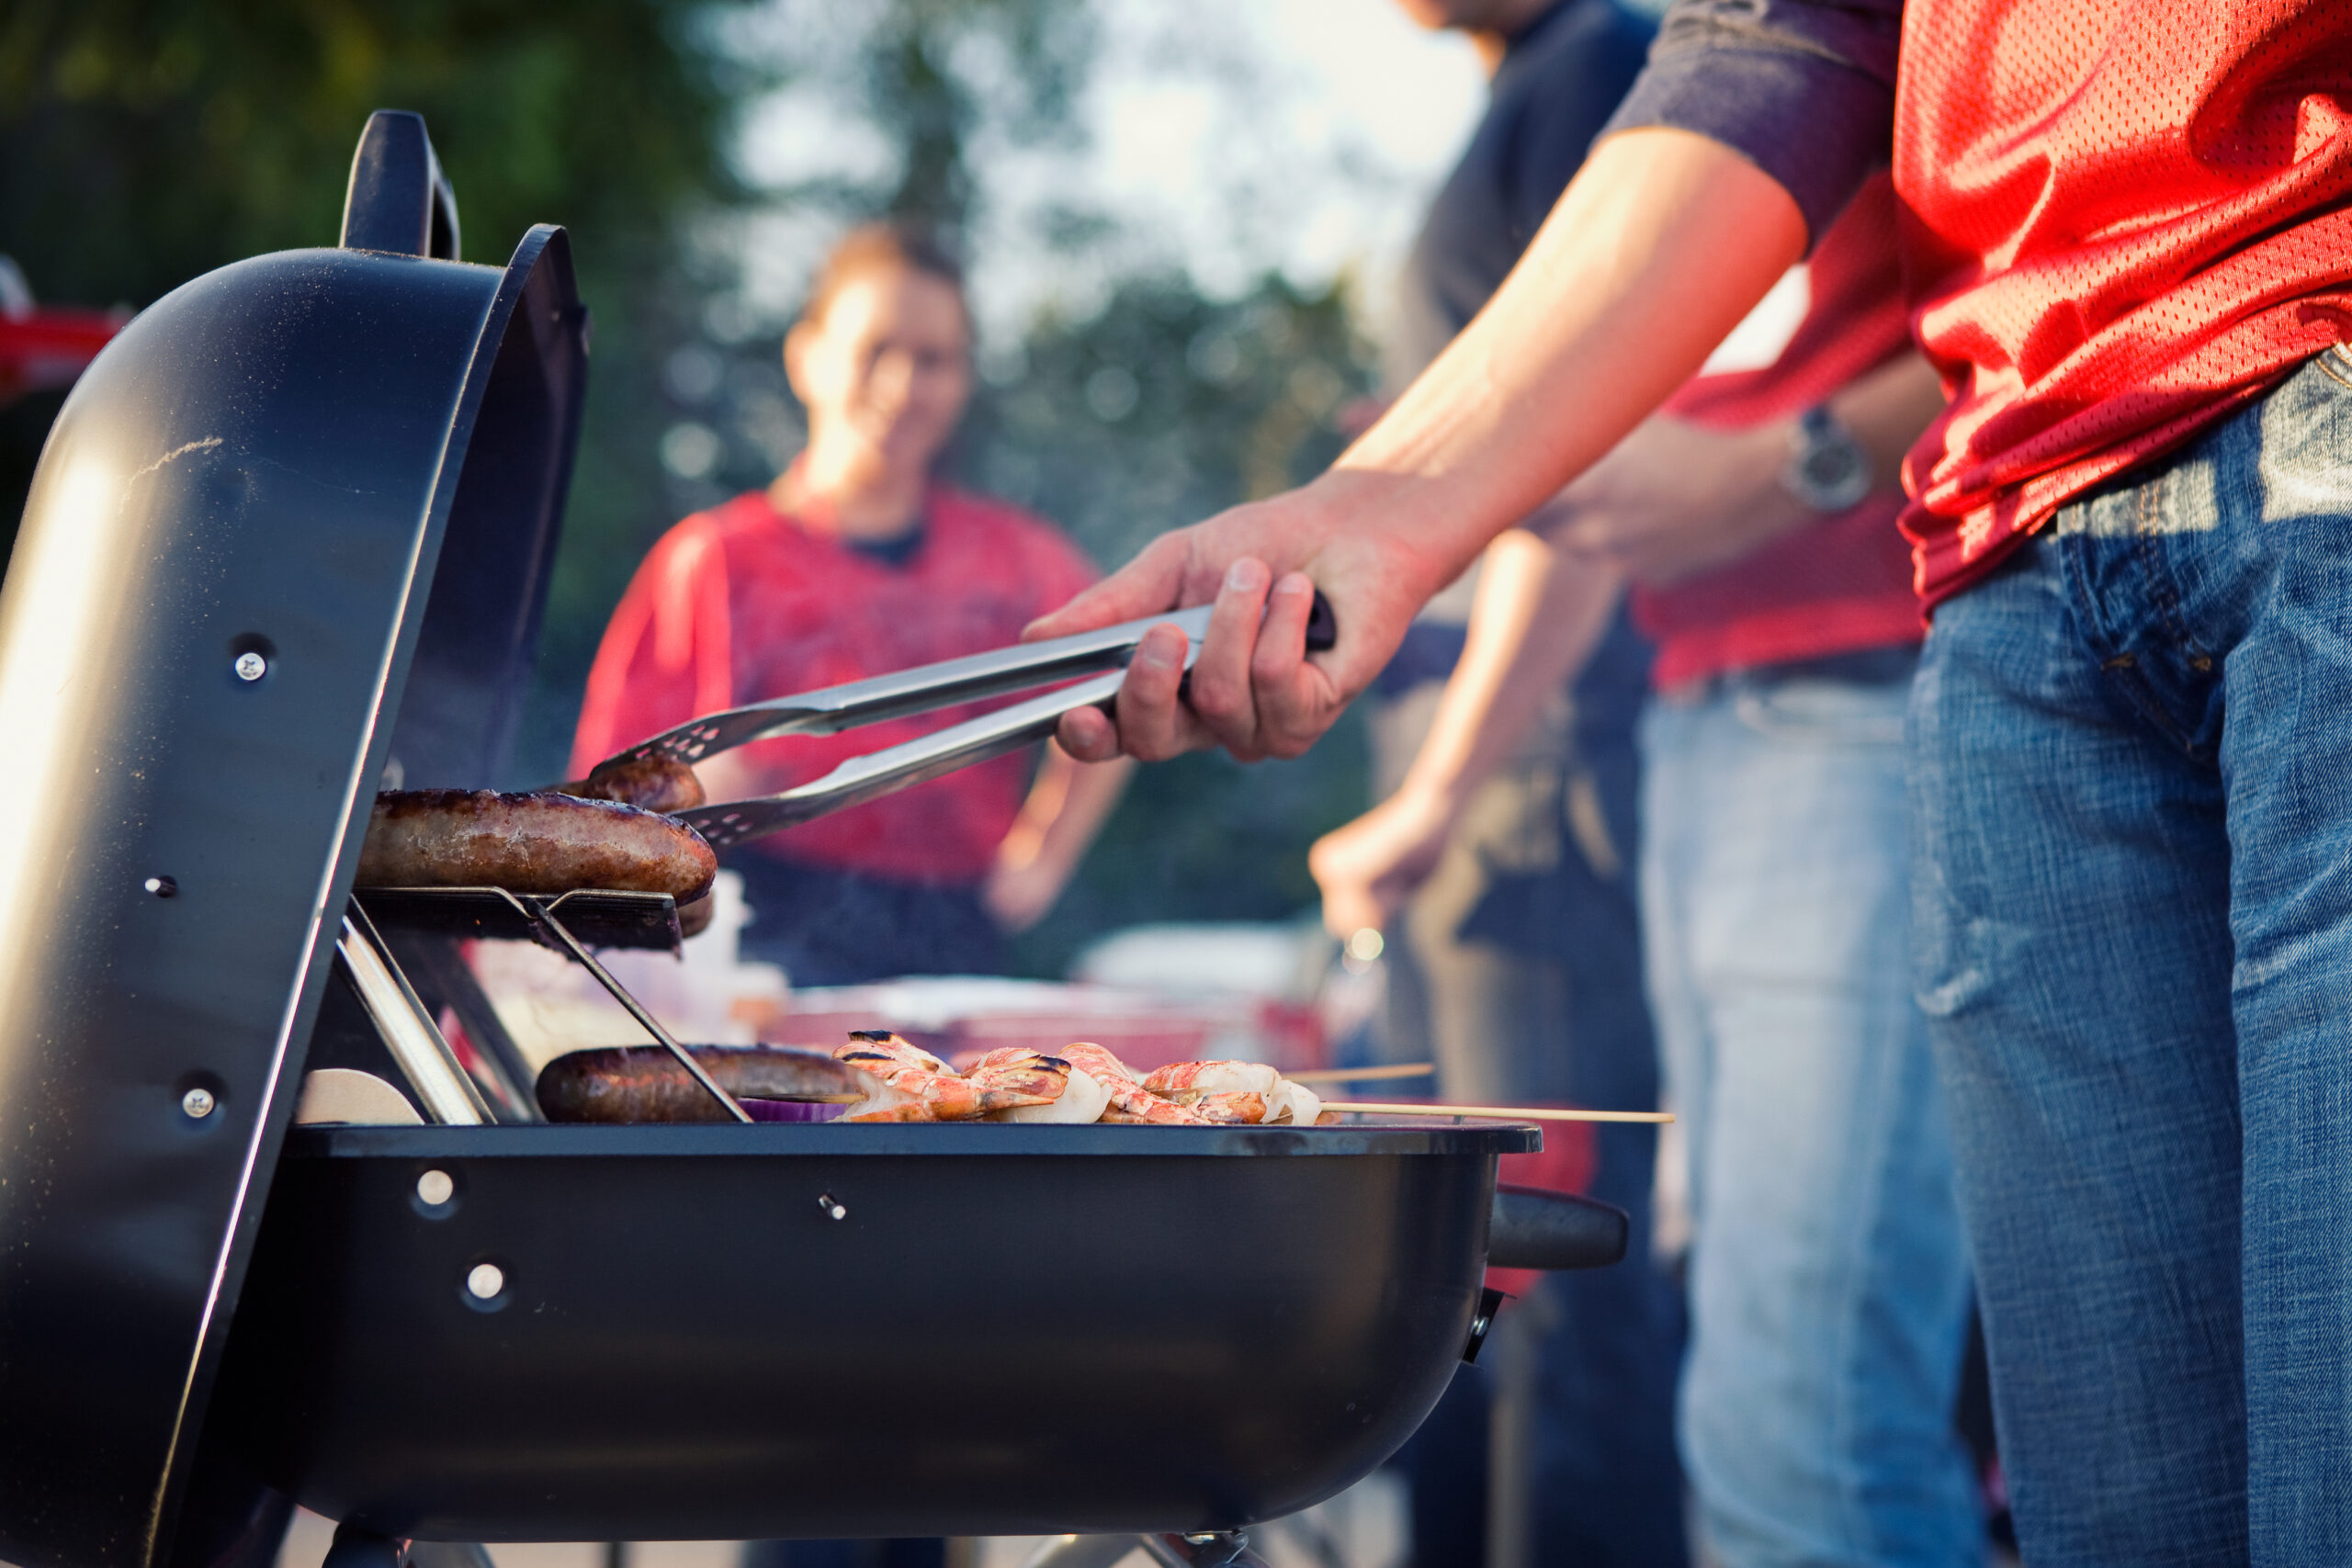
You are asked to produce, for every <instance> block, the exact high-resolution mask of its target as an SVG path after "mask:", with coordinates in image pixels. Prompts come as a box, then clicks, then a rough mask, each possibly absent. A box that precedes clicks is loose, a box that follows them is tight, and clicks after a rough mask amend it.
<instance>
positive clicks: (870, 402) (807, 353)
mask: <svg viewBox="0 0 2352 1568" xmlns="http://www.w3.org/2000/svg"><path fill="white" fill-rule="evenodd" d="M971 346H972V344H971V325H970V322H969V321H968V320H967V318H966V315H965V312H964V300H963V297H962V295H961V294H959V293H958V292H957V290H956V287H955V285H953V284H951V283H949V282H948V281H947V280H946V279H944V278H943V277H938V276H933V275H932V274H931V273H928V272H923V271H921V270H920V269H918V268H915V267H912V266H909V265H905V264H903V263H898V262H888V263H880V264H877V265H874V266H871V267H868V268H865V269H863V270H861V271H859V272H858V273H856V274H855V275H854V276H851V277H848V278H846V279H844V280H843V281H842V283H841V284H840V285H839V287H838V288H835V289H834V290H833V291H832V294H831V298H830V299H827V300H826V301H825V302H824V305H823V307H822V309H821V310H820V313H819V314H818V315H817V316H816V317H815V318H813V319H811V320H808V321H802V322H801V323H800V324H799V325H797V326H796V327H794V328H793V329H792V332H791V333H790V334H789V335H787V336H786V339H785V341H784V367H785V374H786V376H787V377H789V378H791V381H792V389H793V391H794V392H795V393H797V394H798V396H799V398H800V400H801V402H802V403H804V404H805V405H807V407H808V410H809V449H810V453H811V456H812V457H815V458H816V459H817V463H816V467H817V468H819V469H820V470H825V471H830V472H832V473H836V474H842V475H850V474H855V475H857V476H859V477H860V478H861V479H864V480H865V482H868V483H871V482H874V481H876V480H884V481H885V482H888V480H899V481H908V480H918V479H921V478H922V475H923V474H924V473H925V472H926V471H927V470H928V469H929V468H930V467H931V462H932V459H933V457H937V456H938V455H939V450H940V448H941V447H943V446H945V445H946V444H947V438H948V437H949V436H950V435H952V434H955V430H956V421H957V420H959V419H961V418H962V417H963V414H964V405H965V403H966V402H967V400H969V398H970V396H971V389H972V371H971Z"/></svg>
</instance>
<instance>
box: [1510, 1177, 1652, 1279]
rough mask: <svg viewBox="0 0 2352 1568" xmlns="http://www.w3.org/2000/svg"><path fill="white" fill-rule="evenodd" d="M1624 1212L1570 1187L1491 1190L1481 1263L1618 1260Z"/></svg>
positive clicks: (1535, 1265) (1601, 1263) (1590, 1264)
mask: <svg viewBox="0 0 2352 1568" xmlns="http://www.w3.org/2000/svg"><path fill="white" fill-rule="evenodd" d="M1631 1224H1632V1222H1631V1221H1629V1220H1628V1219H1627V1218H1626V1215H1625V1211H1624V1210H1623V1209H1620V1208H1616V1207H1614V1206H1612V1205H1611V1204H1608V1203H1603V1202H1600V1201H1598V1200H1597V1199H1592V1198H1579V1197H1577V1195H1576V1194H1575V1193H1573V1192H1547V1191H1545V1190H1543V1189H1542V1188H1538V1187H1498V1188H1496V1189H1495V1207H1494V1212H1493V1217H1492V1218H1491V1219H1489V1220H1488V1221H1487V1263H1488V1264H1489V1265H1491V1266H1492V1267H1495V1268H1498V1269H1600V1268H1605V1267H1607V1266H1608V1265H1609V1264H1611V1263H1615V1262H1618V1261H1620V1260H1621V1259H1623V1258H1624V1256H1625V1237H1626V1235H1627V1232H1628V1230H1629V1229H1630V1227H1631Z"/></svg>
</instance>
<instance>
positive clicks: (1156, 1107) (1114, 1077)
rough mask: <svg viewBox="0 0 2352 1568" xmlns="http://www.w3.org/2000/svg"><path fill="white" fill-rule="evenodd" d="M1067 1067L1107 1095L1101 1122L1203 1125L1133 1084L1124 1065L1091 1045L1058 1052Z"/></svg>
mask: <svg viewBox="0 0 2352 1568" xmlns="http://www.w3.org/2000/svg"><path fill="white" fill-rule="evenodd" d="M1061 1055H1063V1056H1064V1057H1065V1058H1067V1059H1068V1061H1069V1065H1070V1066H1072V1067H1073V1068H1075V1069H1077V1070H1078V1071H1080V1072H1082V1073H1084V1074H1086V1075H1087V1076H1088V1077H1091V1078H1092V1079H1093V1080H1094V1081H1095V1082H1097V1083H1099V1084H1101V1085H1102V1086H1103V1089H1105V1090H1106V1091H1107V1092H1108V1095H1109V1098H1110V1103H1109V1104H1108V1105H1106V1106H1105V1107H1104V1108H1103V1121H1105V1122H1152V1123H1155V1124H1157V1125H1159V1126H1180V1127H1197V1126H1202V1125H1204V1124H1206V1122H1207V1121H1208V1118H1206V1117H1204V1116H1202V1115H1199V1114H1198V1113H1196V1112H1194V1111H1191V1110H1188V1109H1187V1108H1185V1107H1184V1106H1182V1105H1179V1104H1177V1103H1176V1102H1175V1101H1173V1100H1162V1099H1160V1098H1159V1096H1158V1095H1156V1094H1154V1093H1152V1092H1151V1090H1149V1089H1146V1088H1145V1087H1144V1086H1143V1085H1142V1084H1140V1083H1138V1082H1136V1076H1135V1074H1134V1073H1133V1072H1131V1071H1129V1070H1128V1067H1127V1065H1126V1064H1125V1062H1122V1061H1121V1060H1119V1058H1118V1057H1116V1056H1114V1055H1111V1053H1110V1052H1108V1051H1105V1050H1104V1049H1103V1047H1102V1046H1100V1045H1097V1044H1095V1043H1092V1042H1091V1041H1079V1042H1077V1043H1072V1044H1069V1045H1065V1046H1063V1047H1062V1048H1061Z"/></svg>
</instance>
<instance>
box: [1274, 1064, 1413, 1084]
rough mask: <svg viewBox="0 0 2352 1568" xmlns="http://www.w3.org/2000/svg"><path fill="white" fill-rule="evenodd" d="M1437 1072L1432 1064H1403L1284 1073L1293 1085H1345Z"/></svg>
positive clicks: (1319, 1068) (1328, 1068) (1317, 1068)
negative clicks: (1357, 1080) (1364, 1079)
mask: <svg viewBox="0 0 2352 1568" xmlns="http://www.w3.org/2000/svg"><path fill="white" fill-rule="evenodd" d="M1436 1071H1437V1064H1436V1063H1434V1062H1404V1063H1400V1064H1398V1065H1397V1066H1393V1067H1315V1068H1312V1069H1310V1070H1309V1071H1306V1072H1303V1073H1284V1074H1283V1077H1286V1078H1288V1079H1290V1081H1291V1082H1293V1083H1347V1082H1349V1081H1351V1079H1356V1078H1419V1077H1428V1076H1429V1075H1430V1074H1431V1073H1434V1072H1436Z"/></svg>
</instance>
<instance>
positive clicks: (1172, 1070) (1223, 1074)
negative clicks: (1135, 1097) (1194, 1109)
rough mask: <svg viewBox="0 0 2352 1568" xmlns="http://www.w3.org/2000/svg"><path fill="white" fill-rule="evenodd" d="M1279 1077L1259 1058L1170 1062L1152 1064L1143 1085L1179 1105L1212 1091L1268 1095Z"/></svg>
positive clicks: (1186, 1103)
mask: <svg viewBox="0 0 2352 1568" xmlns="http://www.w3.org/2000/svg"><path fill="white" fill-rule="evenodd" d="M1280 1082H1282V1078H1281V1077H1279V1076H1278V1075H1277V1074H1276V1073H1275V1071H1274V1069H1273V1068H1272V1067H1270V1066H1266V1065H1265V1064H1264V1063H1262V1062H1170V1063H1169V1064H1168V1065H1167V1066H1164V1067H1155V1068H1153V1069H1152V1073H1151V1076H1150V1077H1148V1078H1146V1079H1144V1080H1143V1087H1144V1088H1146V1089H1149V1090H1151V1092H1152V1093H1154V1094H1157V1095H1162V1096H1164V1097H1166V1098H1167V1099H1170V1100H1174V1101H1175V1102H1176V1103H1177V1104H1179V1105H1193V1104H1195V1103H1197V1102H1198V1101H1199V1100H1201V1099H1203V1098H1204V1096H1207V1095H1212V1094H1256V1095H1260V1096H1265V1095H1271V1094H1272V1093H1273V1092H1274V1086H1275V1085H1277V1084H1279V1083H1280Z"/></svg>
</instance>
